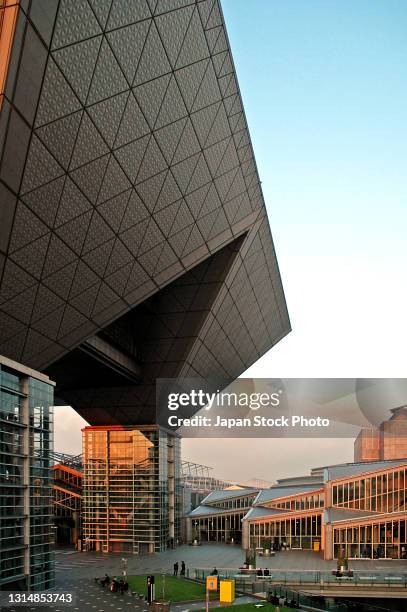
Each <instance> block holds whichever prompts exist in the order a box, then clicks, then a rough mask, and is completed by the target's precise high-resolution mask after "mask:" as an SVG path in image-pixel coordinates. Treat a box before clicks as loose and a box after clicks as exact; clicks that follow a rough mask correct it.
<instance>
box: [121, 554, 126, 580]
mask: <svg viewBox="0 0 407 612" xmlns="http://www.w3.org/2000/svg"><path fill="white" fill-rule="evenodd" d="M121 570H122V576H123V578H124V582H127V559H125V558H124V557H123V558H122V560H121Z"/></svg>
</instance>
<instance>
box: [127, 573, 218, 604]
mask: <svg viewBox="0 0 407 612" xmlns="http://www.w3.org/2000/svg"><path fill="white" fill-rule="evenodd" d="M154 576H155V583H154V584H155V598H156V599H162V598H163V589H162V579H163V578H162V575H161V574H154ZM127 581H128V583H129V588H130V590H131V591H135V592H136V593H140V594H142V595H144V596H147V576H146V575H143V576H127ZM216 597H218V594H216V593H211V599H216ZM164 599H165V600H166V601H173V602H176V601H199V600H204V599H205V587H204V585H203V584H200V583H198V582H193V581H192V580H186V579H185V578H176V577H175V576H167V575H166V576H165V594H164Z"/></svg>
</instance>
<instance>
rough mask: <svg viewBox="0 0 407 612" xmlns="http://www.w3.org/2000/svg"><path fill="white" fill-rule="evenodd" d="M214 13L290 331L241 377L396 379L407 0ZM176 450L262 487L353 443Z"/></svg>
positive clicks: (404, 308)
mask: <svg viewBox="0 0 407 612" xmlns="http://www.w3.org/2000/svg"><path fill="white" fill-rule="evenodd" d="M222 7H223V12H224V17H225V22H226V26H227V30H228V34H229V39H230V44H231V48H232V53H233V57H234V62H235V66H236V70H237V75H238V79H239V85H240V89H241V94H242V97H243V103H244V107H245V111H246V116H247V120H248V124H249V129H250V133H251V137H252V141H253V146H254V151H255V155H256V161H257V165H258V169H259V174H260V178H261V181H262V187H263V192H264V197H265V201H266V206H267V209H268V213H269V219H270V225H271V229H272V233H273V237H274V241H275V246H276V250H277V256H278V261H279V265H280V271H281V275H282V279H283V284H284V288H285V294H286V299H287V304H288V310H289V313H290V318H291V325H292V332H291V333H290V334H289V335H288V336H287V337H286V338H285V339H283V340H282V341H281V342H280V343H279V344H278V345H277V346H276V347H273V349H272V350H271V351H269V352H268V353H267V354H266V355H264V356H263V357H262V358H261V359H260V360H259V361H258V362H257V363H255V364H254V365H253V366H252V367H251V368H250V369H249V370H248V371H247V372H245V373H244V374H243V375H244V376H248V377H257V378H261V377H264V378H276V377H283V378H287V377H405V376H406V360H405V354H406V347H407V325H406V312H407V283H406V260H407V254H406V252H407V251H406V240H405V237H406V229H407V228H406V226H407V223H406V222H407V171H406V157H407V122H406V108H407V78H406V77H407V61H406V58H407V4H406V2H405V1H404V0H385V1H384V0H358V1H357V2H355V1H354V0H330V2H326V0H308V1H307V2H305V1H304V0H250V2H248V1H247V0H223V2H222ZM55 422H56V432H55V448H56V449H58V450H64V451H66V452H80V450H81V438H80V432H79V429H80V426H81V425H82V424H83V421H81V419H80V417H78V416H77V415H76V414H75V413H74V412H73V411H72V410H71V409H69V408H56V418H55ZM82 426H83V425H82ZM183 455H184V457H185V458H187V459H189V460H192V461H196V462H198V463H204V464H206V465H207V464H208V463H209V465H210V466H213V467H214V468H215V472H216V474H217V475H218V476H220V477H223V478H226V479H229V480H233V481H244V480H248V479H250V478H252V477H257V478H260V479H265V480H267V481H271V482H272V481H274V480H275V479H276V478H278V477H283V476H289V475H295V474H298V473H306V472H307V470H309V468H311V467H313V466H318V465H324V464H328V463H335V462H342V461H351V460H352V457H353V443H352V441H351V440H317V441H315V443H313V441H310V440H308V441H304V442H299V441H298V440H292V441H290V440H287V439H285V440H269V441H267V440H266V441H264V442H262V444H261V445H258V444H257V443H255V441H254V440H253V441H252V440H235V439H228V440H223V441H219V440H184V441H183ZM242 457H245V459H244V461H242ZM281 457H284V461H282V460H281Z"/></svg>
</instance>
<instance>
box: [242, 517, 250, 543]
mask: <svg viewBox="0 0 407 612" xmlns="http://www.w3.org/2000/svg"><path fill="white" fill-rule="evenodd" d="M242 548H243V550H247V549H248V548H250V523H249V521H242Z"/></svg>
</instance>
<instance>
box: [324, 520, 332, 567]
mask: <svg viewBox="0 0 407 612" xmlns="http://www.w3.org/2000/svg"><path fill="white" fill-rule="evenodd" d="M322 533H325V538H324V542H323V549H324V559H325V560H326V561H330V560H331V559H333V537H332V536H333V529H332V525H331V524H330V523H328V524H327V525H322Z"/></svg>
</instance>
